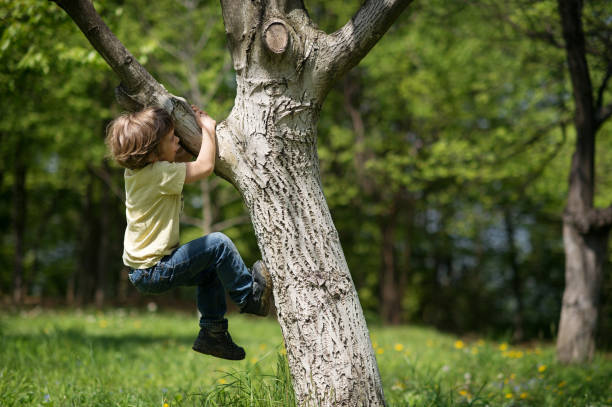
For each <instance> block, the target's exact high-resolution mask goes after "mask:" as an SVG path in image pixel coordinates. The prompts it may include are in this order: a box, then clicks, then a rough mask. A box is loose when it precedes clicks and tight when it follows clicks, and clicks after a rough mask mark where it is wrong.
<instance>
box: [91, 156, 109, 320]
mask: <svg viewBox="0 0 612 407" xmlns="http://www.w3.org/2000/svg"><path fill="white" fill-rule="evenodd" d="M102 165H103V166H104V167H105V166H106V163H103V164H102ZM102 171H105V172H106V173H108V169H107V168H103V169H102ZM98 185H99V188H100V205H99V210H98V211H97V213H98V216H96V220H97V222H98V228H97V229H98V231H99V233H98V248H97V251H98V256H97V257H98V261H97V264H96V279H95V281H96V285H95V289H94V292H95V294H94V302H95V304H96V307H98V308H101V307H102V306H103V305H104V300H105V296H106V291H107V288H108V287H107V286H108V274H109V258H110V253H109V247H110V244H109V239H110V238H111V233H110V230H111V222H110V221H111V219H110V212H111V205H110V202H109V200H110V193H109V191H107V190H106V185H104V184H102V183H98Z"/></svg>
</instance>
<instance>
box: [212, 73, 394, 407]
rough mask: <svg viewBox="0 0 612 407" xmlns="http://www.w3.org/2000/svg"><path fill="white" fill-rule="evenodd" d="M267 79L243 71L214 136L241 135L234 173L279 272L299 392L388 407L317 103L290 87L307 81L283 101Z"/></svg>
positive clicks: (304, 400)
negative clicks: (327, 169)
mask: <svg viewBox="0 0 612 407" xmlns="http://www.w3.org/2000/svg"><path fill="white" fill-rule="evenodd" d="M262 82H263V84H265V81H264V80H263V78H262V79H259V80H253V79H252V78H245V77H243V76H241V75H239V76H238V91H237V97H236V103H235V107H234V110H233V111H232V113H231V114H230V116H229V117H228V119H227V120H226V121H224V122H223V123H221V125H220V126H219V127H218V129H217V133H218V135H219V137H220V138H225V137H233V138H235V139H236V141H237V142H236V143H235V145H236V146H237V148H236V149H235V150H234V151H232V152H229V151H227V152H224V155H225V156H227V157H232V158H234V159H235V160H236V163H237V165H235V166H234V168H235V169H236V170H235V171H234V173H233V174H232V178H233V179H234V180H235V183H236V186H237V188H238V190H240V191H241V192H242V194H243V198H244V200H245V203H246V205H247V207H248V209H249V212H250V214H251V220H252V222H253V226H254V229H255V234H256V236H257V238H258V243H259V247H260V250H261V252H262V257H263V259H264V261H265V263H266V264H267V266H268V267H269V269H270V270H271V273H272V277H273V281H274V297H275V303H276V306H277V309H278V320H279V323H280V325H281V329H282V332H283V336H284V338H285V342H286V344H287V356H288V359H289V365H290V368H291V372H292V376H293V384H294V389H295V391H296V395H297V397H298V400H299V401H300V404H303V405H308V404H314V405H322V406H327V405H334V406H349V405H350V406H371V405H383V404H384V397H383V393H382V385H381V381H380V375H379V372H378V367H377V365H376V359H375V357H374V352H373V350H372V345H371V342H370V338H369V335H368V330H367V326H366V323H365V319H364V317H363V313H362V310H361V306H360V304H359V299H358V297H357V292H356V290H355V287H354V285H353V281H352V278H351V275H350V272H349V270H348V266H347V264H346V260H345V258H344V253H343V252H342V247H341V245H340V241H339V237H338V233H337V231H336V229H335V227H334V225H333V222H332V219H331V215H330V213H329V209H328V207H327V203H326V201H325V198H324V196H323V192H322V188H321V181H320V178H319V163H318V157H317V153H316V137H315V136H316V122H317V119H318V114H319V106H318V105H317V104H316V103H314V102H313V100H312V99H310V98H308V97H304V96H308V92H305V91H304V90H303V89H301V88H297V89H296V88H293V89H291V88H289V87H288V85H289V86H291V85H299V84H300V83H301V81H297V82H294V83H291V82H289V83H287V84H285V85H284V86H283V88H282V95H283V97H282V98H281V97H279V95H276V94H275V93H274V92H273V96H274V97H271V95H268V92H266V88H267V87H266V86H262ZM271 82H272V83H273V84H274V81H271ZM275 86H276V85H275ZM275 92H276V91H275ZM253 102H255V103H253Z"/></svg>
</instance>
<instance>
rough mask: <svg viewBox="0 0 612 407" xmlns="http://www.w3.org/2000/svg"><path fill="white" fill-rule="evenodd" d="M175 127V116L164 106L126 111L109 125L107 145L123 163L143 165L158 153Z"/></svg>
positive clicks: (135, 166) (136, 166)
mask: <svg viewBox="0 0 612 407" xmlns="http://www.w3.org/2000/svg"><path fill="white" fill-rule="evenodd" d="M173 128H174V123H173V122H172V117H171V116H170V115H169V114H168V112H166V111H165V110H164V109H162V108H160V107H147V108H145V109H144V110H141V111H140V112H134V113H123V114H122V115H121V116H119V117H117V118H116V119H115V120H113V121H112V122H111V123H110V124H109V125H108V127H107V128H106V145H107V146H108V149H109V151H110V153H111V155H112V156H113V158H114V159H115V161H117V163H119V165H121V166H122V167H125V168H129V169H131V170H136V169H139V168H143V167H144V166H145V165H147V164H149V163H150V162H151V153H154V154H157V153H158V147H159V144H160V142H161V140H162V138H163V137H164V136H165V135H166V134H168V133H169V132H170V131H171V130H172V129H173Z"/></svg>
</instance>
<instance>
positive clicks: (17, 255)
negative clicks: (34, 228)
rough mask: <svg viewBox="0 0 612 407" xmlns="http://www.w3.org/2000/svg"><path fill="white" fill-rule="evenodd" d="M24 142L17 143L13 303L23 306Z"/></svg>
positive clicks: (25, 203)
mask: <svg viewBox="0 0 612 407" xmlns="http://www.w3.org/2000/svg"><path fill="white" fill-rule="evenodd" d="M23 144H24V141H22V140H21V139H20V140H19V141H18V142H17V151H16V152H15V179H14V184H13V210H12V212H13V239H14V241H15V252H14V255H13V303H15V304H21V302H22V301H23V296H24V294H25V293H24V278H23V275H24V264H23V263H24V251H25V225H26V213H27V195H26V173H27V166H26V160H25V157H24V153H23V149H24V146H23Z"/></svg>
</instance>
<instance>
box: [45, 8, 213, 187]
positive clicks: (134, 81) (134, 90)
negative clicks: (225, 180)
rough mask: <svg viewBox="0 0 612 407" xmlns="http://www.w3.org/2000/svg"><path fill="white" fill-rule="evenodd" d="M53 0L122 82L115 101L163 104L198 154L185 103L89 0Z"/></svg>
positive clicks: (138, 105)
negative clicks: (113, 29) (110, 26)
mask: <svg viewBox="0 0 612 407" xmlns="http://www.w3.org/2000/svg"><path fill="white" fill-rule="evenodd" d="M53 1H54V2H55V3H57V4H58V5H59V6H60V7H61V8H62V9H64V11H66V13H68V15H69V16H70V17H71V18H72V19H73V20H74V22H75V23H76V24H77V25H78V26H79V28H80V29H81V31H82V32H83V34H85V37H87V39H88V40H89V42H90V43H91V45H93V47H94V48H95V49H96V51H98V53H99V54H100V55H101V56H102V57H103V58H104V60H105V61H106V62H107V63H108V65H109V66H110V67H111V68H112V69H113V71H115V73H116V74H117V76H119V79H120V80H121V84H120V85H119V87H118V88H117V91H116V97H117V100H118V102H119V103H120V104H121V105H122V106H123V107H124V108H126V109H128V110H132V111H133V110H138V109H141V108H142V107H143V106H151V105H156V106H161V107H163V108H165V109H166V110H167V111H168V112H169V113H170V114H171V115H172V118H173V119H174V123H175V128H176V133H177V135H178V136H179V137H180V138H181V144H182V145H183V147H185V149H186V150H188V151H189V152H190V153H191V154H193V155H197V153H198V151H199V149H200V143H201V138H202V135H201V132H200V128H199V127H198V125H197V123H196V121H195V117H194V116H193V113H192V111H191V108H190V107H189V105H188V103H187V102H186V101H185V100H184V99H182V98H180V97H176V96H174V95H172V94H170V93H169V92H168V91H166V89H165V88H164V87H163V86H162V85H161V84H160V83H158V82H157V81H156V80H155V79H154V78H153V77H152V76H151V75H150V74H149V72H147V70H146V69H145V68H144V67H143V66H142V65H140V63H138V61H137V60H136V58H134V56H133V55H132V54H131V53H130V52H129V51H128V50H127V49H126V48H125V46H124V45H123V44H122V43H121V41H119V39H117V37H116V36H115V35H114V34H113V33H112V32H111V30H110V29H109V28H108V26H107V25H106V24H105V23H104V21H103V20H102V18H101V17H100V15H99V14H98V13H97V11H96V10H95V8H94V6H93V4H92V2H91V1H90V0H53ZM220 175H222V174H220Z"/></svg>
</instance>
